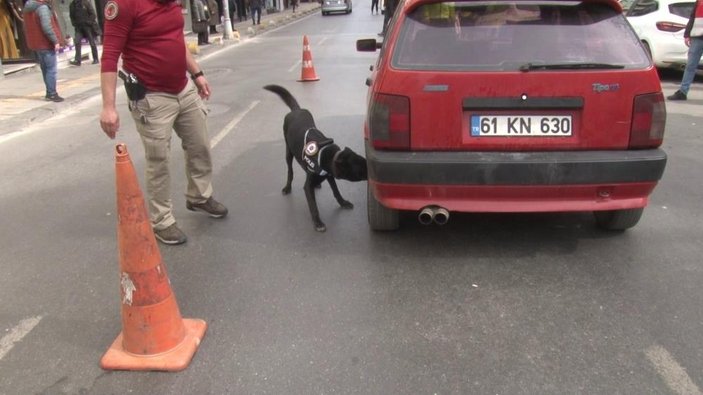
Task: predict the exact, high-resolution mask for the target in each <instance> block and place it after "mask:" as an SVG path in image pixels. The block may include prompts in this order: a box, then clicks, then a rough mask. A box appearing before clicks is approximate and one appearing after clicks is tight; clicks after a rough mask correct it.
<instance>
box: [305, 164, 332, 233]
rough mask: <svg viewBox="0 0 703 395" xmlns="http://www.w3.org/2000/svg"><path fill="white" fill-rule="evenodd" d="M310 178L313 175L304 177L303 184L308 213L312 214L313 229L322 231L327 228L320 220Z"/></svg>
mask: <svg viewBox="0 0 703 395" xmlns="http://www.w3.org/2000/svg"><path fill="white" fill-rule="evenodd" d="M312 179H313V177H312V176H311V175H310V174H308V176H307V178H305V186H303V189H304V190H305V197H306V198H307V200H308V208H310V215H312V223H313V225H315V230H316V231H318V232H324V231H326V230H327V227H326V226H325V224H324V223H322V220H320V211H319V210H318V209H317V200H315V189H314V187H313V180H312Z"/></svg>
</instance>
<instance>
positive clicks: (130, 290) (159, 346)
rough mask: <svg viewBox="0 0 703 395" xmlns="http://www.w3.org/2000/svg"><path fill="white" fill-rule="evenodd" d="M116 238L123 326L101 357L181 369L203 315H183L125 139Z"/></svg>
mask: <svg viewBox="0 0 703 395" xmlns="http://www.w3.org/2000/svg"><path fill="white" fill-rule="evenodd" d="M116 151H117V152H116V154H115V171H116V175H117V239H118V243H119V252H120V285H121V296H122V332H120V334H119V335H118V336H117V339H116V340H115V341H114V342H113V343H112V345H111V346H110V348H109V349H108V350H107V352H106V353H105V355H103V357H102V359H101V360H100V366H101V367H102V368H103V369H109V370H167V371H177V370H183V369H185V368H186V367H187V366H188V364H189V363H190V361H191V359H192V358H193V355H194V354H195V351H196V350H197V349H198V345H199V344H200V341H201V340H202V338H203V336H204V335H205V330H206V329H207V324H206V323H205V321H203V320H198V319H183V318H181V313H180V311H179V309H178V304H177V303H176V297H175V296H174V294H173V292H172V291H171V282H170V281H169V279H168V275H167V274H166V266H164V264H163V263H162V261H161V253H160V251H159V248H158V246H157V244H156V238H155V237H154V232H153V230H152V228H151V223H150V222H149V215H148V214H147V211H146V206H145V204H144V197H143V195H142V192H141V189H140V188H139V182H138V181H137V176H136V174H135V171H134V166H133V165H132V161H131V159H130V158H129V154H128V153H127V147H126V146H125V145H124V144H118V145H117V146H116Z"/></svg>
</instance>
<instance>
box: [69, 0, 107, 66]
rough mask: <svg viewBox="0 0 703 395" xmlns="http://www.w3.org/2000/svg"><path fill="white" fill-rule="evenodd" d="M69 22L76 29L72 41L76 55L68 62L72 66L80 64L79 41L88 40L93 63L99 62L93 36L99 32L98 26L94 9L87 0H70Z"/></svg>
mask: <svg viewBox="0 0 703 395" xmlns="http://www.w3.org/2000/svg"><path fill="white" fill-rule="evenodd" d="M68 11H69V17H70V18H71V24H72V25H73V28H74V30H75V31H76V34H75V37H74V42H75V44H76V56H75V58H74V59H73V60H69V61H68V62H69V63H70V64H72V65H74V66H80V65H81V60H82V57H81V41H82V40H83V38H86V39H87V40H88V43H89V44H90V50H91V52H92V53H93V64H97V63H100V57H99V55H98V46H97V44H96V43H95V38H96V37H97V36H98V35H99V34H100V27H99V26H98V21H97V19H96V16H95V10H94V9H93V6H92V5H91V4H90V1H88V0H72V1H71V4H70V5H69V7H68Z"/></svg>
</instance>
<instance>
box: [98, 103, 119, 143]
mask: <svg viewBox="0 0 703 395" xmlns="http://www.w3.org/2000/svg"><path fill="white" fill-rule="evenodd" d="M100 127H101V128H103V132H105V134H106V135H107V137H109V138H111V139H113V140H114V139H115V136H116V135H117V131H118V130H119V129H120V115H119V114H118V113H117V111H116V110H115V108H114V107H113V108H110V107H107V108H105V107H103V110H102V112H101V113H100Z"/></svg>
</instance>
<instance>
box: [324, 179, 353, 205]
mask: <svg viewBox="0 0 703 395" xmlns="http://www.w3.org/2000/svg"><path fill="white" fill-rule="evenodd" d="M327 182H328V183H329V184H330V187H331V188H332V193H333V194H334V198H335V199H337V203H339V205H340V206H342V208H348V209H352V208H354V205H353V204H352V202H350V201H348V200H344V198H343V197H342V194H341V193H339V188H337V182H336V181H335V180H334V177H331V176H330V177H327Z"/></svg>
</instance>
